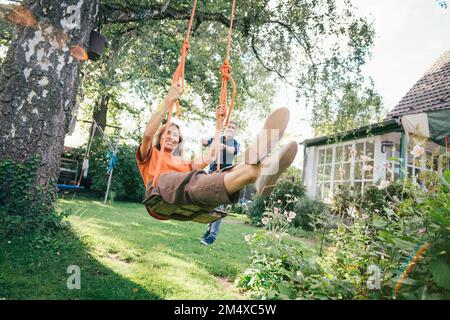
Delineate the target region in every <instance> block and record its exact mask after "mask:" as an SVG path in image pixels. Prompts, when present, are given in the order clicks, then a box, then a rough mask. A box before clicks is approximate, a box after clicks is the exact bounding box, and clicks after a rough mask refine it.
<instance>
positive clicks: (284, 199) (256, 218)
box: [247, 179, 305, 226]
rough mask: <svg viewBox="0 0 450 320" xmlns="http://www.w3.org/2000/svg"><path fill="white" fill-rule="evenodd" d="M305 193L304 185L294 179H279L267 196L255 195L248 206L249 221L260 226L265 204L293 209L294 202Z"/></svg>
mask: <svg viewBox="0 0 450 320" xmlns="http://www.w3.org/2000/svg"><path fill="white" fill-rule="evenodd" d="M304 194H305V187H304V186H303V185H302V183H301V182H300V181H298V180H296V179H281V180H279V181H278V182H277V185H276V186H275V188H274V190H273V191H272V193H271V194H270V195H269V196H264V197H263V196H260V195H256V196H255V197H254V199H253V202H252V204H251V205H250V206H249V208H248V211H247V215H248V217H249V218H250V222H251V223H252V224H254V225H257V226H260V225H261V219H262V216H263V213H264V211H265V209H266V206H275V207H277V208H279V209H281V210H285V211H294V207H295V202H296V201H297V200H298V199H299V198H300V197H302V196H304Z"/></svg>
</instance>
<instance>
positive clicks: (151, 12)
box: [101, 1, 239, 27]
mask: <svg viewBox="0 0 450 320" xmlns="http://www.w3.org/2000/svg"><path fill="white" fill-rule="evenodd" d="M101 8H102V11H103V20H104V21H103V23H104V24H114V23H128V22H139V21H144V20H164V19H174V20H189V19H190V18H191V9H175V8H172V7H169V1H167V2H166V3H165V4H163V5H161V4H159V5H154V6H150V7H146V8H138V9H137V8H130V7H127V8H125V7H120V6H117V5H110V4H102V5H101ZM195 19H197V20H198V21H199V22H197V23H200V22H201V21H217V22H220V23H222V24H223V25H225V26H227V27H229V26H230V20H228V18H227V17H225V16H224V15H222V14H220V13H214V12H203V11H198V10H197V11H196V12H195ZM233 25H234V26H239V21H236V20H235V21H234V22H233Z"/></svg>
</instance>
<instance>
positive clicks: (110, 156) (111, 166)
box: [106, 151, 117, 173]
mask: <svg viewBox="0 0 450 320" xmlns="http://www.w3.org/2000/svg"><path fill="white" fill-rule="evenodd" d="M106 157H107V158H108V159H109V162H108V172H107V173H110V172H111V171H112V169H114V167H115V166H116V164H117V154H116V153H115V152H113V151H108V154H107V156H106Z"/></svg>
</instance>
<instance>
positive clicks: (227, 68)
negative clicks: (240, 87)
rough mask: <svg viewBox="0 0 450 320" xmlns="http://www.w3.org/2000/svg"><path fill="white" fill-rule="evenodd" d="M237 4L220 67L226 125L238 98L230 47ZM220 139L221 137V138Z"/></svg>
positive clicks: (218, 159)
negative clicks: (229, 91) (223, 59)
mask: <svg viewBox="0 0 450 320" xmlns="http://www.w3.org/2000/svg"><path fill="white" fill-rule="evenodd" d="M235 6H236V0H233V4H232V8H231V17H230V28H229V30H228V45H227V51H226V57H225V61H224V62H223V64H222V67H221V68H220V73H221V75H222V85H221V90H220V102H219V105H220V106H222V107H223V108H224V114H225V115H227V118H226V120H225V125H228V123H229V122H230V117H231V112H232V111H233V107H234V100H235V98H236V84H235V82H234V79H233V77H232V76H231V65H230V48H231V34H232V32H233V20H234V8H235ZM228 82H231V88H232V91H231V100H230V105H229V106H228ZM222 122H223V120H222V115H218V126H219V127H217V128H216V129H217V130H222ZM219 139H220V138H219ZM217 149H218V150H217V161H216V162H217V171H220V158H221V155H222V152H221V150H219V148H217Z"/></svg>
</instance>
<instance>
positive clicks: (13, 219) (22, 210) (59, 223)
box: [0, 156, 70, 237]
mask: <svg viewBox="0 0 450 320" xmlns="http://www.w3.org/2000/svg"><path fill="white" fill-rule="evenodd" d="M40 163H41V158H40V157H39V156H35V157H34V158H32V159H30V160H28V161H25V162H23V163H17V162H15V161H13V160H11V159H4V160H2V161H0V190H1V192H0V234H2V235H3V237H10V236H12V235H20V234H24V233H27V232H30V231H32V230H34V229H39V230H40V231H41V233H42V234H47V233H51V232H53V231H55V230H57V229H59V228H65V227H66V224H65V223H64V222H63V218H64V217H66V216H67V215H68V214H69V213H70V212H69V211H58V210H56V209H55V207H54V206H53V203H54V201H55V199H56V183H55V181H50V182H49V184H48V186H46V187H42V186H35V187H32V186H33V184H34V182H35V179H36V173H37V167H38V166H39V164H40Z"/></svg>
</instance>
